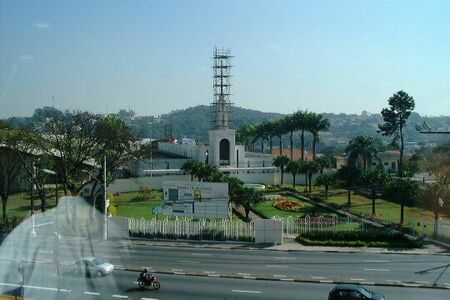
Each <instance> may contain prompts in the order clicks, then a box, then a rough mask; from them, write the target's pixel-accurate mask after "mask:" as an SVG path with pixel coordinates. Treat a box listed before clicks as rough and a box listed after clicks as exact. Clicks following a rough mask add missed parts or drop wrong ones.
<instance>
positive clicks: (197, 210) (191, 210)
mask: <svg viewBox="0 0 450 300" xmlns="http://www.w3.org/2000/svg"><path fill="white" fill-rule="evenodd" d="M163 190H164V194H163V195H164V212H163V214H164V215H168V216H171V215H175V216H186V217H203V218H204V217H210V218H224V219H225V218H229V217H230V206H229V201H228V200H229V199H228V184H227V183H216V182H189V181H164V182H163Z"/></svg>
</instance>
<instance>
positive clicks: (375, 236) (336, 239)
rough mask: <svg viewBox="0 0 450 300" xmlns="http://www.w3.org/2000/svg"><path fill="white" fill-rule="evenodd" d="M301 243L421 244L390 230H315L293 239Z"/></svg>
mask: <svg viewBox="0 0 450 300" xmlns="http://www.w3.org/2000/svg"><path fill="white" fill-rule="evenodd" d="M295 240H296V241H297V242H298V243H302V244H303V245H314V246H337V247H383V248H384V247H392V248H420V247H421V246H422V245H421V244H420V243H419V242H417V241H413V240H410V239H408V238H406V237H405V236H404V235H403V234H402V233H399V232H392V231H356V230H352V231H337V230H336V231H330V230H317V231H309V232H307V233H302V234H301V235H299V236H297V238H296V239H295Z"/></svg>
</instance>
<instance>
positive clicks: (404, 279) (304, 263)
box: [0, 241, 450, 287]
mask: <svg viewBox="0 0 450 300" xmlns="http://www.w3.org/2000/svg"><path fill="white" fill-rule="evenodd" d="M33 243H35V242H34V241H33V242H30V245H29V246H23V245H22V247H21V250H20V251H17V246H15V245H14V244H13V243H11V244H9V245H3V246H2V249H1V250H2V252H1V256H0V259H4V258H8V257H11V258H12V257H14V259H15V260H16V261H34V262H39V263H42V264H52V263H53V261H54V252H53V251H54V249H53V245H52V243H40V244H39V247H38V248H37V247H36V246H35V245H34V244H33ZM58 249H59V254H60V262H61V264H62V265H64V264H69V263H71V262H72V261H73V260H75V259H76V258H78V257H80V256H96V257H98V258H101V259H103V260H105V261H108V262H111V263H112V264H114V265H115V266H116V267H118V268H125V269H134V270H140V269H142V268H144V267H150V268H151V269H152V270H153V271H155V272H162V273H176V274H184V273H186V274H198V275H205V276H206V275H210V276H213V277H214V276H221V277H239V278H253V277H256V278H265V279H269V280H272V279H276V280H280V279H283V280H289V279H296V280H301V281H322V282H324V283H326V282H330V281H332V282H355V283H363V284H373V283H378V284H386V285H389V284H406V285H431V284H432V283H434V282H435V280H436V279H437V278H438V277H439V275H440V273H441V271H442V270H443V269H438V270H433V271H430V272H428V273H426V274H416V273H415V272H418V271H421V270H426V269H430V268H434V267H439V266H443V265H446V264H448V263H450V257H448V256H439V255H405V254H398V255H397V254H370V253H325V252H283V251H265V250H229V249H205V248H177V247H161V246H148V245H142V246H140V245H134V244H131V243H115V242H106V243H71V242H70V243H69V242H64V241H62V242H61V243H60V245H59V247H58ZM54 269H55V268H54ZM52 273H55V271H53V272H52ZM439 284H440V285H441V286H443V287H450V270H448V271H447V272H445V273H444V274H443V275H442V276H441V277H440V279H439Z"/></svg>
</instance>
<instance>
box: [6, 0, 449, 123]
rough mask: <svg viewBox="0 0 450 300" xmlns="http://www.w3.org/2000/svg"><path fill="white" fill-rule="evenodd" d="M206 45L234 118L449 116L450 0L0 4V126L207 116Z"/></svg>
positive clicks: (209, 87)
mask: <svg viewBox="0 0 450 300" xmlns="http://www.w3.org/2000/svg"><path fill="white" fill-rule="evenodd" d="M215 46H217V47H225V48H230V49H231V50H232V52H233V55H234V56H235V57H234V59H233V65H234V66H235V68H234V69H233V71H232V73H233V76H234V77H233V79H232V83H233V84H234V86H233V88H232V92H233V94H234V95H233V96H232V101H233V102H234V103H235V105H237V106H242V107H246V108H252V109H258V110H262V111H274V112H281V113H290V112H293V111H294V110H297V109H308V110H311V111H315V112H334V113H341V112H345V113H361V111H363V110H366V111H369V112H380V111H381V109H382V108H383V107H385V106H386V105H387V99H388V98H389V96H391V95H392V94H393V93H395V92H396V91H398V90H401V89H403V90H405V91H406V92H408V93H409V94H410V95H411V96H413V97H414V98H415V100H416V111H417V112H419V113H420V114H423V115H450V84H449V82H450V58H449V55H450V1H411V0H408V1H392V0H389V1H361V0H357V1H337V0H335V1H331V0H330V1H244V0H237V1H187V0H186V1H171V0H165V1H164V0H161V1H150V0H148V1H113V0H105V1H96V0H90V1H79V0H78V1H57V0H55V1H22V0H14V1H8V0H0V118H1V117H7V116H12V115H31V114H32V112H33V111H34V109H35V108H37V107H41V106H44V105H48V106H51V105H52V103H54V104H55V107H57V108H59V109H83V110H84V109H85V110H89V111H92V112H116V111H118V110H119V109H121V108H125V109H128V108H131V109H133V110H135V111H136V112H137V113H138V114H139V115H148V114H161V113H166V112H169V111H171V110H174V109H179V108H187V107H189V106H194V105H198V104H209V103H210V102H211V100H212V79H211V73H212V71H211V65H212V53H213V49H214V47H215ZM53 96H54V102H53V101H52V98H53Z"/></svg>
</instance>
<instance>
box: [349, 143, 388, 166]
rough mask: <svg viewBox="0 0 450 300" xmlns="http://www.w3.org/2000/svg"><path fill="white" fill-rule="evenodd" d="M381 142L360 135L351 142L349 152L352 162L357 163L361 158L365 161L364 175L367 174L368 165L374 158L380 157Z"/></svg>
mask: <svg viewBox="0 0 450 300" xmlns="http://www.w3.org/2000/svg"><path fill="white" fill-rule="evenodd" d="M380 148H381V142H380V141H379V140H376V139H374V138H373V137H371V136H365V135H360V136H357V137H355V138H353V139H351V140H350V142H349V144H348V147H347V152H348V153H349V158H350V161H352V162H355V161H357V160H358V158H359V157H361V158H362V160H363V173H366V170H367V165H368V164H369V163H370V162H371V161H372V159H373V158H376V157H378V152H379V151H380Z"/></svg>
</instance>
